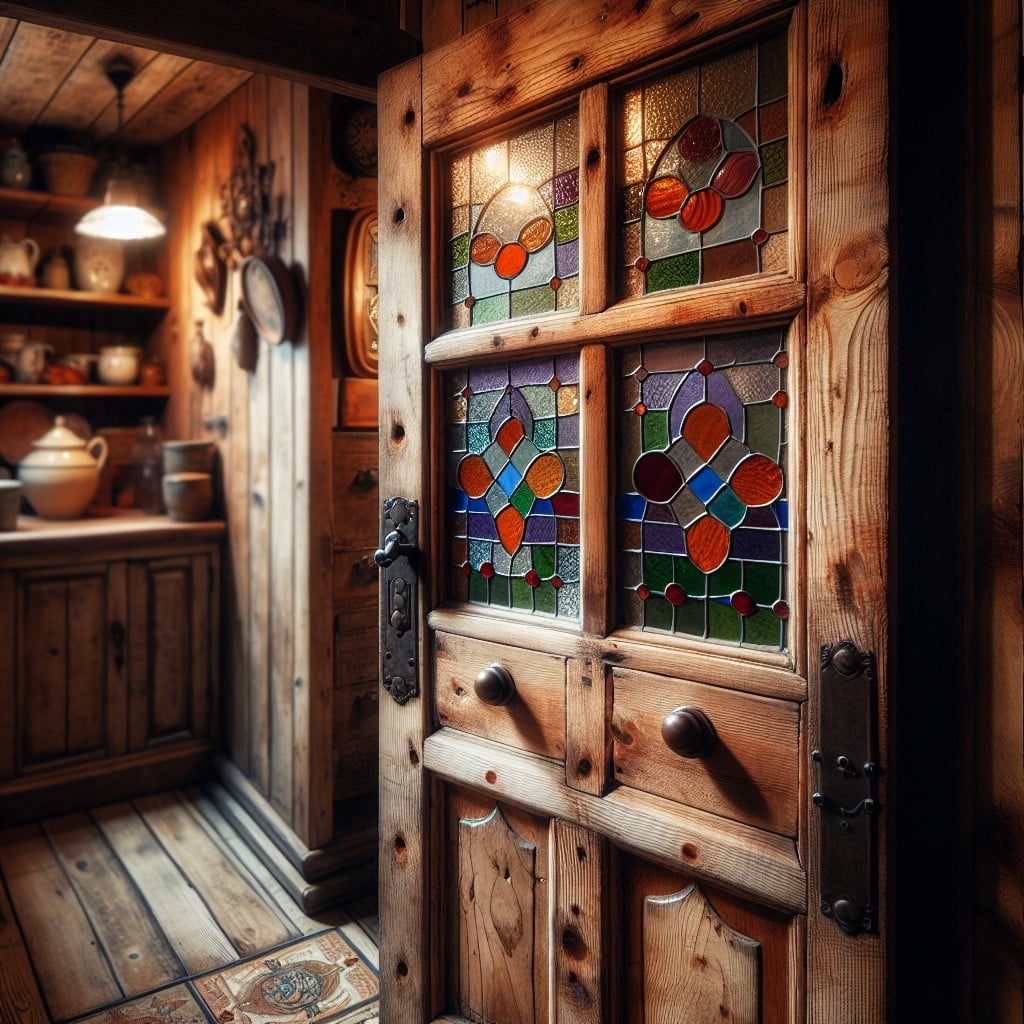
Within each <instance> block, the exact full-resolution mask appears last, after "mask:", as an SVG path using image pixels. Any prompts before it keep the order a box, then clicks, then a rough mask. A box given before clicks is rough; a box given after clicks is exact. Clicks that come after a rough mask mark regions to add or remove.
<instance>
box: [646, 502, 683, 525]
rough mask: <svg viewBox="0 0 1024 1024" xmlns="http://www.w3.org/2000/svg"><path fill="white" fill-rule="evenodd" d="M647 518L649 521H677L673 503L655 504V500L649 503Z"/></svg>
mask: <svg viewBox="0 0 1024 1024" xmlns="http://www.w3.org/2000/svg"><path fill="white" fill-rule="evenodd" d="M645 518H646V519H647V521H648V522H649V523H674V522H675V521H676V516H675V513H674V512H673V511H672V506H671V505H655V504H654V502H649V503H648V505H647V515H646V516H645Z"/></svg>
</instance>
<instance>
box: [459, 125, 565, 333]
mask: <svg viewBox="0 0 1024 1024" xmlns="http://www.w3.org/2000/svg"><path fill="white" fill-rule="evenodd" d="M447 208H448V235H447V240H448V257H449V277H448V299H449V303H450V309H451V318H450V326H452V327H468V326H470V325H473V324H485V323H492V322H494V321H497V320H508V319H511V318H514V317H520V316H533V315H537V314H540V313H550V312H553V311H555V310H563V309H573V308H578V306H579V289H578V287H577V278H578V275H579V124H578V118H577V115H576V114H575V113H572V114H567V115H565V116H564V117H559V118H556V119H555V120H554V121H549V122H546V123H545V124H542V125H537V126H535V127H533V128H529V129H527V130H526V131H523V132H519V133H518V134H516V135H513V136H511V137H510V138H508V139H505V140H503V141H500V142H492V143H489V144H488V145H487V146H484V147H481V148H480V149H477V150H474V151H473V152H471V153H464V154H462V155H460V156H457V157H455V158H454V159H453V160H452V161H451V163H450V165H449V172H448V200H447Z"/></svg>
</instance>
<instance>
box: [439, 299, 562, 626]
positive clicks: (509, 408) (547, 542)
mask: <svg viewBox="0 0 1024 1024" xmlns="http://www.w3.org/2000/svg"><path fill="white" fill-rule="evenodd" d="M549 294H550V290H549ZM559 374H561V375H563V376H564V377H565V378H566V379H567V381H569V382H570V383H567V384H565V385H564V386H562V385H561V384H560V380H561V378H560V377H559V376H558V375H559ZM578 381H579V360H578V357H577V356H575V355H573V356H559V357H557V359H556V358H552V357H546V358H540V359H532V360H526V361H517V362H513V363H503V364H492V365H487V366H474V367H472V368H470V369H469V371H468V373H467V371H465V370H463V371H452V372H451V373H449V374H447V375H446V377H445V381H444V388H445V393H447V394H452V395H453V396H454V397H453V398H452V399H450V400H449V404H448V409H449V425H448V445H449V452H450V457H449V459H448V468H447V486H448V493H449V495H450V497H449V499H448V502H447V505H448V509H449V513H448V533H449V536H450V537H451V538H452V543H451V547H450V551H451V557H452V559H453V562H454V564H453V569H454V570H456V571H455V572H454V574H453V575H452V576H451V580H452V581H453V582H452V591H451V596H452V597H453V598H455V599H456V600H465V601H469V602H470V603H481V604H489V605H491V606H492V607H500V608H507V607H512V608H515V609H517V610H519V611H522V612H526V613H531V614H536V613H542V614H548V615H557V616H559V617H562V618H566V617H569V618H571V617H573V615H572V614H571V613H570V609H572V608H573V607H575V608H576V612H575V613H574V614H575V615H576V616H577V617H578V611H579V591H578V586H577V587H576V593H575V596H573V595H572V592H571V590H570V592H569V593H568V596H565V595H563V593H562V591H565V590H566V588H567V587H570V586H571V585H575V584H578V580H579V494H578V488H579V452H578V450H577V448H576V447H572V446H570V445H578V443H579V441H578V439H579V428H578V419H579V416H578V412H576V411H575V406H576V405H577V404H578V402H577V401H576V400H575V399H576V396H577V395H578V390H579V389H578ZM562 392H565V398H564V400H562V401H561V402H560V395H561V393H562ZM570 409H571V410H572V411H569V410H570ZM466 417H469V419H470V422H469V423H468V424H467V423H466V422H465V419H466ZM556 437H557V438H558V446H557V447H555V446H554V442H555V438H556ZM460 444H468V446H469V449H470V454H464V452H463V448H462V447H456V446H457V445H460ZM474 495H477V497H474ZM463 509H466V510H467V511H466V512H462V511H461V510H463ZM466 562H468V566H467V565H466V564H465V563H466ZM467 572H468V575H466V574H467ZM544 581H548V582H547V584H546V586H543V585H542V584H543V582H544Z"/></svg>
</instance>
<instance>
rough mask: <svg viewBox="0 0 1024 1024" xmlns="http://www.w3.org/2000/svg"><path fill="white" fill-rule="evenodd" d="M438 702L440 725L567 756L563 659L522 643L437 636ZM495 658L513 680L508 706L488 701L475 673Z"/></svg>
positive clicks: (522, 748)
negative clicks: (480, 691) (477, 689)
mask: <svg viewBox="0 0 1024 1024" xmlns="http://www.w3.org/2000/svg"><path fill="white" fill-rule="evenodd" d="M434 653H435V662H434V672H435V677H434V678H435V685H434V694H435V697H434V700H435V708H436V710H437V717H438V719H439V721H440V722H441V724H442V725H447V726H450V727H451V728H453V729H461V730H463V731H464V732H470V733H473V734H474V735H476V736H483V737H486V738H487V739H491V740H496V741H497V742H499V743H507V744H509V745H511V746H515V747H519V748H520V749H521V750H529V751H532V752H533V753H535V754H544V755H546V756H547V757H556V758H560V759H564V758H565V659H564V658H557V657H554V656H553V655H550V654H538V653H537V652H536V651H525V650H522V649H521V648H518V647H508V646H506V645H504V644H492V643H488V642H487V641H484V640H468V639H466V638H465V637H460V636H455V635H453V634H451V633H435V634H434ZM494 662H497V663H498V664H500V665H501V666H502V667H503V668H504V669H506V671H508V672H509V673H510V674H511V676H512V679H513V681H514V683H515V697H514V698H513V699H512V701H511V702H510V703H509V704H506V705H504V706H501V707H495V706H492V705H490V704H485V703H484V702H483V701H482V700H480V698H479V697H477V695H476V692H475V691H474V689H473V683H474V680H475V679H476V677H477V674H478V673H479V672H480V671H481V670H482V669H485V668H487V667H488V666H489V665H491V664H492V663H494Z"/></svg>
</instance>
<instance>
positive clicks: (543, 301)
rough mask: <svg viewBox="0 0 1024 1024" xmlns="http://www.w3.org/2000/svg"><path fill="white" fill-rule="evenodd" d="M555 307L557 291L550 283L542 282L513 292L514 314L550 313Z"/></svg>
mask: <svg viewBox="0 0 1024 1024" xmlns="http://www.w3.org/2000/svg"><path fill="white" fill-rule="evenodd" d="M554 308H555V293H554V291H552V289H551V286H550V285H546V284H542V285H540V286H539V287H537V288H527V289H525V290H524V291H520V292H513V293H512V316H514V317H516V316H530V315H531V314H538V313H550V312H552V310H554Z"/></svg>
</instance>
